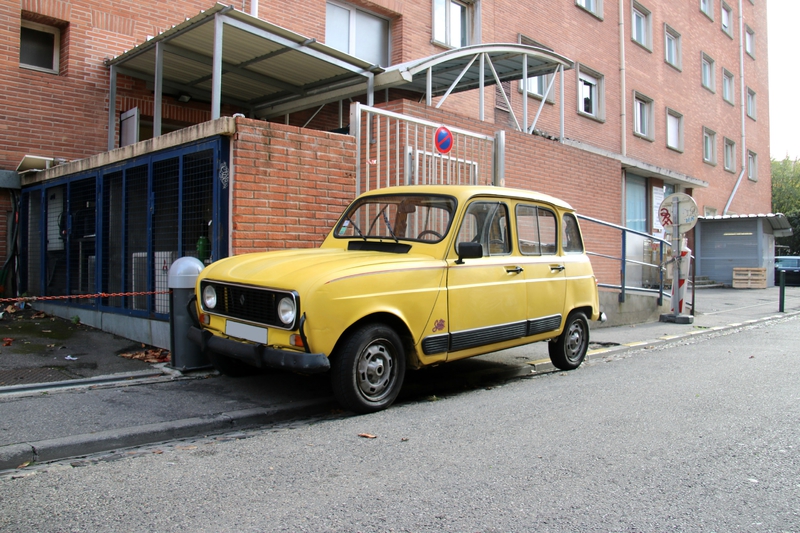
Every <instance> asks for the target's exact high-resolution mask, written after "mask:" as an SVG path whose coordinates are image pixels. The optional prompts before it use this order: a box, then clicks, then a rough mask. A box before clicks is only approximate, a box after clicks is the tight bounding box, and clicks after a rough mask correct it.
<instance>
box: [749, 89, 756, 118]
mask: <svg viewBox="0 0 800 533" xmlns="http://www.w3.org/2000/svg"><path fill="white" fill-rule="evenodd" d="M747 116H748V117H750V118H752V119H753V120H755V119H756V93H755V91H753V89H751V88H750V87H748V88H747Z"/></svg>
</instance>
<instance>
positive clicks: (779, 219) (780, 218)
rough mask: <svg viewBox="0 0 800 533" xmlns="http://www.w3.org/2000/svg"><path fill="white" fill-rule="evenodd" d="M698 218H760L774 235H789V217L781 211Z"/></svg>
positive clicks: (716, 219)
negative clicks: (767, 224)
mask: <svg viewBox="0 0 800 533" xmlns="http://www.w3.org/2000/svg"><path fill="white" fill-rule="evenodd" d="M698 218H699V219H700V220H705V221H709V222H710V221H714V222H716V221H725V220H756V219H762V220H766V221H767V222H769V225H770V227H772V234H773V235H775V236H776V237H791V236H792V226H791V224H789V219H788V218H786V215H784V214H783V213H766V214H764V213H759V214H744V215H709V216H703V217H698Z"/></svg>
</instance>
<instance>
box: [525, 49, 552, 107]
mask: <svg viewBox="0 0 800 533" xmlns="http://www.w3.org/2000/svg"><path fill="white" fill-rule="evenodd" d="M517 42H518V43H520V44H525V45H528V46H537V47H539V48H543V49H545V50H550V51H551V52H552V51H553V49H552V48H550V47H549V46H545V45H543V44H542V43H540V42H538V41H536V40H534V39H531V38H530V37H527V36H525V35H522V34H518V35H517ZM552 79H553V74H542V75H541V76H532V77H530V78H528V79H527V80H525V81H523V80H520V81H519V92H523V91H526V94H527V95H528V96H530V97H532V98H536V99H537V100H542V99H543V100H544V101H545V102H547V103H548V104H552V103H554V102H555V101H556V99H555V85H554V86H553V88H552V89H551V90H550V92H549V93H547V96H545V94H544V92H545V91H546V90H547V87H549V86H550V81H551V80H552ZM534 84H535V87H534ZM539 85H541V91H540V88H539Z"/></svg>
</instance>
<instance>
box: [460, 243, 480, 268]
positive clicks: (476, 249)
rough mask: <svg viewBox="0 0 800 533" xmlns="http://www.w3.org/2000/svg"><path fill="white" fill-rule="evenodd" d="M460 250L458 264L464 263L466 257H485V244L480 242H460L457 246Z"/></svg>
mask: <svg viewBox="0 0 800 533" xmlns="http://www.w3.org/2000/svg"><path fill="white" fill-rule="evenodd" d="M456 251H457V252H458V260H457V261H456V264H457V265H463V264H464V259H478V258H480V257H483V246H481V243H479V242H460V243H458V247H457V248H456Z"/></svg>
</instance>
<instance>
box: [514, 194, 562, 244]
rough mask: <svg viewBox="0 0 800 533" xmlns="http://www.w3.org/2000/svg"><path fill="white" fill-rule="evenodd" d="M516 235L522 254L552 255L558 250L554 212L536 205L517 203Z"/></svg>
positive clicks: (556, 223) (556, 224)
mask: <svg viewBox="0 0 800 533" xmlns="http://www.w3.org/2000/svg"><path fill="white" fill-rule="evenodd" d="M517 235H518V239H519V251H520V253H522V254H523V255H554V254H555V253H557V251H558V242H557V239H558V222H557V219H556V214H555V213H554V212H552V211H551V210H549V209H547V208H544V207H539V206H536V205H523V204H520V205H518V206H517Z"/></svg>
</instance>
